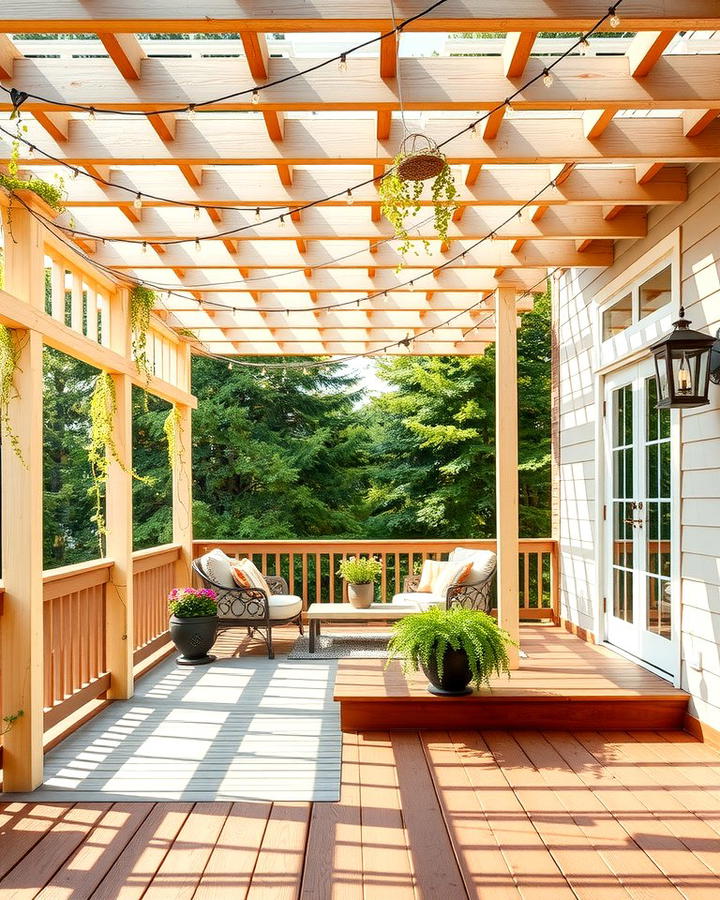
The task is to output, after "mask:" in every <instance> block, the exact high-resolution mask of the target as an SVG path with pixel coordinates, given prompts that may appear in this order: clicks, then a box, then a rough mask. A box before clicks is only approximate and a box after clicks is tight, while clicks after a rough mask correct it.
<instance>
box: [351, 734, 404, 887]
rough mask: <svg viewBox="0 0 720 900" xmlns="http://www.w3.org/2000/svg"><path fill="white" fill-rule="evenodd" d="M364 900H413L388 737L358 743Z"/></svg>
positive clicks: (369, 737)
mask: <svg viewBox="0 0 720 900" xmlns="http://www.w3.org/2000/svg"><path fill="white" fill-rule="evenodd" d="M358 751H359V753H358V755H359V760H360V804H361V821H362V851H363V889H364V897H365V900H386V898H387V896H388V894H389V893H392V896H393V900H406V898H415V897H416V893H415V876H414V873H413V870H412V863H411V859H410V848H409V843H408V835H407V831H406V829H405V823H404V821H403V815H402V811H401V808H400V794H399V791H398V784H397V773H396V771H395V766H394V758H393V752H392V745H391V743H390V736H389V735H388V734H362V735H360V736H359V739H358Z"/></svg>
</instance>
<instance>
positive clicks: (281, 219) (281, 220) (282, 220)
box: [278, 216, 285, 228]
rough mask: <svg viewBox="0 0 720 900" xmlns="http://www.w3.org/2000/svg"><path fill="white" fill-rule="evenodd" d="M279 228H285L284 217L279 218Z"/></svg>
mask: <svg viewBox="0 0 720 900" xmlns="http://www.w3.org/2000/svg"><path fill="white" fill-rule="evenodd" d="M278 225H279V227H280V228H284V227H285V216H280V221H279V222H278Z"/></svg>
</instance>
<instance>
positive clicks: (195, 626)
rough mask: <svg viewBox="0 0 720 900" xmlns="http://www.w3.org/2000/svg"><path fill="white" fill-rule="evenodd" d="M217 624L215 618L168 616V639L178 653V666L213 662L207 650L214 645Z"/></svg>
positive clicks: (213, 659)
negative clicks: (170, 639)
mask: <svg viewBox="0 0 720 900" xmlns="http://www.w3.org/2000/svg"><path fill="white" fill-rule="evenodd" d="M217 624H218V617H217V616H194V617H193V618H191V619H181V618H179V617H178V616H170V637H171V638H172V642H173V644H175V646H176V647H177V648H178V650H179V651H180V656H178V658H177V660H176V662H177V664H178V665H179V666H204V665H207V663H211V662H214V661H215V657H214V656H209V655H208V650H209V649H210V648H211V647H212V645H213V644H214V643H215V634H216V632H217Z"/></svg>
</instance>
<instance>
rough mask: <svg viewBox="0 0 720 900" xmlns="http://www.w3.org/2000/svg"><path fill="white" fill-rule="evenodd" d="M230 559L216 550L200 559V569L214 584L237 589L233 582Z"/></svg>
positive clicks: (231, 561)
mask: <svg viewBox="0 0 720 900" xmlns="http://www.w3.org/2000/svg"><path fill="white" fill-rule="evenodd" d="M233 562H234V560H232V559H230V557H229V556H227V554H225V553H223V551H222V550H219V549H215V550H211V551H210V552H209V553H206V554H205V555H204V556H201V557H200V568H201V569H202V571H203V572H204V573H205V574H206V575H207V577H208V578H209V579H210V581H212V582H213V583H214V584H218V585H220V587H224V588H232V587H235V582H234V581H233V576H232V571H231V570H230V566H231V564H232V563H233Z"/></svg>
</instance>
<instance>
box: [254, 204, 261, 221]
mask: <svg viewBox="0 0 720 900" xmlns="http://www.w3.org/2000/svg"><path fill="white" fill-rule="evenodd" d="M255 221H256V222H261V221H262V216H261V215H260V207H259V206H257V207H256V208H255Z"/></svg>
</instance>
